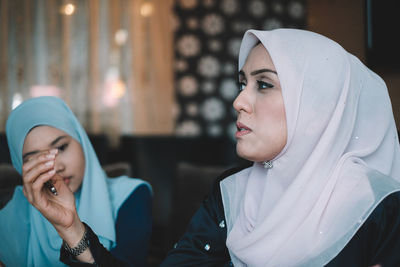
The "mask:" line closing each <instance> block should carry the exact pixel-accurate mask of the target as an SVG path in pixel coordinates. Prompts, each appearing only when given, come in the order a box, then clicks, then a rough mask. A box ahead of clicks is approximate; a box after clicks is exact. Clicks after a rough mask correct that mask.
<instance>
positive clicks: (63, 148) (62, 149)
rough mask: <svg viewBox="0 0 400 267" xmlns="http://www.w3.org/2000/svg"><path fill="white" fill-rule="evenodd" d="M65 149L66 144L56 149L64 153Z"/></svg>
mask: <svg viewBox="0 0 400 267" xmlns="http://www.w3.org/2000/svg"><path fill="white" fill-rule="evenodd" d="M67 147H68V143H65V144H62V145H60V146H58V147H57V149H58V150H59V151H64V150H65V149H67Z"/></svg>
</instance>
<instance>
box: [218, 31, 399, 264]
mask: <svg viewBox="0 0 400 267" xmlns="http://www.w3.org/2000/svg"><path fill="white" fill-rule="evenodd" d="M258 41H260V42H261V43H262V45H263V46H264V47H265V48H266V49H267V51H268V52H269V54H270V56H271V58H272V61H273V63H274V65H275V68H276V71H277V73H278V77H279V80H280V83H281V88H282V95H283V100H284V105H285V112H286V120H287V131H288V132H287V136H288V138H287V144H286V146H285V147H284V149H283V150H282V151H281V152H280V153H279V155H277V156H276V157H275V158H274V159H273V168H272V169H264V168H263V166H262V165H261V164H260V163H254V165H253V166H252V167H250V168H248V169H245V170H243V171H241V172H239V173H236V174H234V175H232V176H230V177H228V178H226V179H224V180H223V181H222V182H221V193H222V199H223V204H224V210H225V217H226V221H227V227H228V236H227V241H226V243H227V247H228V249H229V253H230V255H231V258H232V261H233V264H234V265H235V266H280V267H285V266H323V265H325V264H327V263H328V262H329V261H331V260H332V259H333V258H334V257H335V256H336V255H337V254H338V253H339V252H340V251H341V250H342V249H343V248H344V246H345V245H346V244H347V243H348V242H349V241H350V239H351V238H352V237H353V236H354V234H355V233H356V231H357V230H358V229H359V227H360V226H361V225H362V224H363V222H364V221H365V220H366V219H367V218H368V216H369V215H370V214H371V212H372V211H373V210H374V208H375V207H376V206H377V205H378V204H379V203H380V202H381V201H382V200H383V199H384V198H385V197H386V196H387V195H389V194H391V193H393V192H396V191H400V183H399V180H400V153H399V152H400V150H399V140H398V136H397V129H396V125H395V122H394V118H393V113H392V109H391V103H390V99H389V95H388V92H387V88H386V85H385V83H384V82H383V80H382V79H381V78H380V77H379V76H378V75H376V74H375V73H373V72H372V71H371V70H369V69H368V68H367V67H365V66H364V65H363V64H362V63H361V62H360V61H359V60H358V59H357V58H356V57H354V56H353V55H351V54H349V53H348V52H346V51H345V50H344V49H343V48H342V47H341V46H340V45H338V44H337V43H335V42H334V41H332V40H330V39H328V38H326V37H323V36H321V35H319V34H316V33H312V32H308V31H304V30H295V29H278V30H273V31H257V30H249V31H247V32H246V33H245V35H244V37H243V40H242V44H241V47H240V53H239V70H240V69H241V68H242V67H243V65H244V63H245V61H246V58H247V57H248V55H249V53H250V51H251V49H252V48H253V47H254V46H255V45H256V44H257V42H258ZM282 185H284V186H282Z"/></svg>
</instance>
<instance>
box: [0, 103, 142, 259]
mask: <svg viewBox="0 0 400 267" xmlns="http://www.w3.org/2000/svg"><path fill="white" fill-rule="evenodd" d="M40 125H47V126H51V127H54V128H57V129H60V130H62V131H64V132H65V133H67V134H68V135H70V136H71V137H72V138H74V139H75V140H77V141H78V142H79V143H80V144H81V146H82V149H83V152H84V156H85V172H84V179H83V182H82V185H81V188H80V189H79V190H78V191H77V192H75V199H76V207H77V211H78V215H79V217H80V219H81V220H82V221H84V222H86V223H87V224H88V225H89V226H90V227H91V228H92V229H93V231H94V232H95V233H96V234H97V235H98V236H99V239H100V242H101V243H102V244H103V245H104V246H105V247H106V248H107V249H110V248H112V247H114V246H115V244H116V243H115V242H116V240H115V235H116V234H115V220H116V216H117V213H118V209H119V207H120V206H121V205H122V204H123V202H124V201H125V200H126V198H127V197H128V196H129V195H130V194H131V193H132V192H133V191H134V190H135V188H136V187H137V186H139V185H141V184H147V183H146V182H144V181H142V180H139V179H132V178H129V177H126V176H121V177H118V178H113V179H107V176H106V174H105V173H104V171H103V169H102V168H101V165H100V163H99V161H98V159H97V156H96V154H95V151H94V149H93V147H92V144H91V143H90V141H89V138H88V136H87V134H86V132H85V130H84V129H83V127H82V126H81V124H80V123H79V121H78V120H77V118H76V117H75V115H74V114H73V113H72V111H71V110H70V109H69V108H68V106H67V105H66V104H65V103H64V102H63V101H62V100H61V99H59V98H56V97H47V96H46V97H38V98H31V99H28V100H26V101H25V102H23V103H22V104H21V105H19V106H18V107H17V108H15V109H14V110H13V111H12V112H11V114H10V116H9V118H8V120H7V125H6V133H7V141H8V145H9V149H10V155H11V161H12V164H13V166H14V167H15V168H16V170H17V171H18V172H19V173H20V174H21V173H22V164H23V162H22V148H23V145H24V141H25V138H26V135H27V134H28V133H29V131H30V130H31V129H32V128H33V127H35V126H40ZM147 185H148V184H147ZM148 186H149V185H148ZM0 225H1V227H0V239H1V240H2V241H1V242H0V260H1V261H3V262H4V263H5V264H6V266H65V265H64V264H63V263H61V262H60V261H59V251H60V248H61V243H62V240H61V238H60V237H59V236H58V234H57V232H56V230H55V228H54V227H53V226H52V225H51V224H50V223H49V222H48V221H47V220H46V219H45V218H44V217H43V216H42V215H41V214H40V212H39V211H38V210H37V209H35V208H34V207H33V206H32V205H30V203H29V202H28V201H27V200H26V198H25V196H24V195H23V193H22V187H21V186H18V187H17V188H16V189H15V192H14V195H13V198H12V199H11V200H10V202H9V203H8V204H7V205H6V206H5V207H4V208H3V209H2V210H0Z"/></svg>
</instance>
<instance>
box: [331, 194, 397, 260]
mask: <svg viewBox="0 0 400 267" xmlns="http://www.w3.org/2000/svg"><path fill="white" fill-rule="evenodd" d="M399 251H400V192H396V193H393V194H390V195H389V196H387V197H386V198H385V199H384V200H383V201H382V202H381V203H380V204H379V205H378V206H377V207H376V208H375V210H374V211H373V212H372V214H371V215H370V216H369V217H368V219H367V220H366V221H365V223H364V224H363V225H362V226H361V228H360V229H359V230H358V231H357V233H356V234H355V236H354V237H353V238H352V239H351V240H350V242H349V243H348V244H347V245H346V246H345V247H344V248H343V250H342V251H341V252H340V253H339V254H338V255H337V256H336V257H335V258H334V259H333V260H332V261H331V262H329V263H328V264H327V265H326V267H336V266H360V267H361V266H373V265H377V264H379V265H380V266H382V267H386V266H400V253H399Z"/></svg>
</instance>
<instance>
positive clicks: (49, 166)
mask: <svg viewBox="0 0 400 267" xmlns="http://www.w3.org/2000/svg"><path fill="white" fill-rule="evenodd" d="M52 170H54V161H48V162H45V163H41V164H40V165H38V166H36V167H35V168H33V169H31V171H30V172H28V173H26V174H25V175H24V176H23V178H22V180H23V186H24V188H25V190H26V194H27V198H28V200H29V201H30V202H32V201H33V199H32V195H33V192H32V191H33V188H32V186H33V184H34V183H35V181H36V180H37V179H38V178H39V177H40V175H42V174H45V173H46V172H49V171H52Z"/></svg>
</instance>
